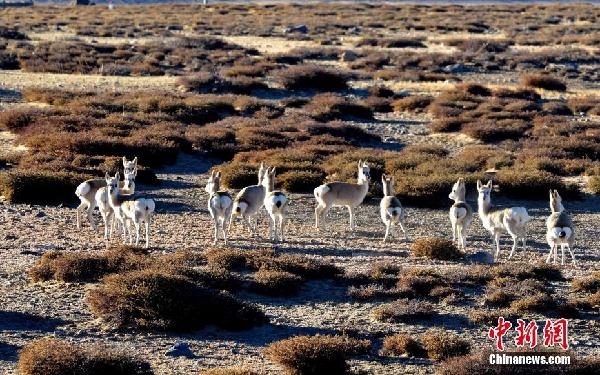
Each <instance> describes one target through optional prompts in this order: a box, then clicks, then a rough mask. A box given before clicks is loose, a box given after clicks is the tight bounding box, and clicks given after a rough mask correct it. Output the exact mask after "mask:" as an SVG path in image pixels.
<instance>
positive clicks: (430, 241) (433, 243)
mask: <svg viewBox="0 0 600 375" xmlns="http://www.w3.org/2000/svg"><path fill="white" fill-rule="evenodd" d="M410 251H411V253H412V254H413V255H414V256H418V257H427V258H430V259H440V260H453V259H459V258H462V257H463V256H464V254H463V253H462V252H461V251H460V250H459V249H458V248H457V247H456V245H455V244H454V243H453V242H452V241H450V240H448V239H445V238H438V237H431V238H419V239H418V240H416V241H415V242H414V243H413V244H412V246H411V247H410Z"/></svg>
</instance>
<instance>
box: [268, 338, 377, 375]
mask: <svg viewBox="0 0 600 375" xmlns="http://www.w3.org/2000/svg"><path fill="white" fill-rule="evenodd" d="M370 347H371V343H370V342H369V341H367V340H358V339H353V338H350V337H347V336H296V337H292V338H289V339H286V340H281V341H276V342H274V343H271V344H270V345H269V346H268V347H267V348H266V349H265V351H264V352H265V355H266V356H267V358H269V359H270V360H271V361H273V362H276V363H278V364H280V365H282V366H283V367H284V368H285V370H286V372H287V373H288V374H297V375H311V374H315V375H316V374H324V373H326V374H345V373H346V371H347V367H348V365H347V364H346V359H347V358H348V357H349V356H353V355H359V354H365V353H367V352H368V350H369V349H370Z"/></svg>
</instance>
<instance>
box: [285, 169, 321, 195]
mask: <svg viewBox="0 0 600 375" xmlns="http://www.w3.org/2000/svg"><path fill="white" fill-rule="evenodd" d="M324 179H325V174H324V173H323V172H317V171H287V172H285V173H282V174H280V175H279V176H277V180H278V181H279V183H280V185H281V188H282V189H283V190H285V191H289V192H290V193H311V192H312V191H313V190H314V189H315V187H317V186H319V185H320V184H321V183H322V182H323V180H324Z"/></svg>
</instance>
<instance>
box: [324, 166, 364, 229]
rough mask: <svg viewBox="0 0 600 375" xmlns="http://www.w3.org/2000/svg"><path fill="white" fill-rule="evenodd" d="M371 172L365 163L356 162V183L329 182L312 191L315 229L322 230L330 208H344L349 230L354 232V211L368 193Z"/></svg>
mask: <svg viewBox="0 0 600 375" xmlns="http://www.w3.org/2000/svg"><path fill="white" fill-rule="evenodd" d="M370 180H371V170H370V169H369V166H368V165H367V163H364V162H363V161H362V160H359V161H358V182H357V183H355V184H353V183H349V182H329V183H326V184H323V185H321V186H319V187H317V188H316V189H315V190H314V194H315V199H316V200H317V207H316V208H315V228H316V229H318V230H321V229H322V225H323V222H324V221H325V216H326V215H327V213H328V212H329V210H331V208H332V207H340V206H345V207H347V208H348V213H349V214H350V229H351V230H354V227H355V224H354V210H355V209H356V207H358V206H359V205H360V204H361V203H362V202H363V200H364V199H365V197H366V196H367V192H368V191H369V181H370Z"/></svg>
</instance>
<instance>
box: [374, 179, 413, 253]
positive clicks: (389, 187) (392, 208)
mask: <svg viewBox="0 0 600 375" xmlns="http://www.w3.org/2000/svg"><path fill="white" fill-rule="evenodd" d="M395 183H396V178H395V177H394V176H387V175H385V174H384V175H382V176H381V184H382V186H383V198H382V199H381V202H380V203H379V213H380V215H381V220H382V221H383V223H384V224H385V237H384V238H383V242H386V241H387V239H388V237H389V235H390V230H391V227H392V226H394V225H396V224H398V225H399V226H400V229H401V230H402V233H403V234H404V239H405V240H408V236H407V235H406V231H405V230H404V226H402V220H403V219H404V209H402V204H401V203H400V200H399V199H398V198H396V196H395V195H394V185H395Z"/></svg>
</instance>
